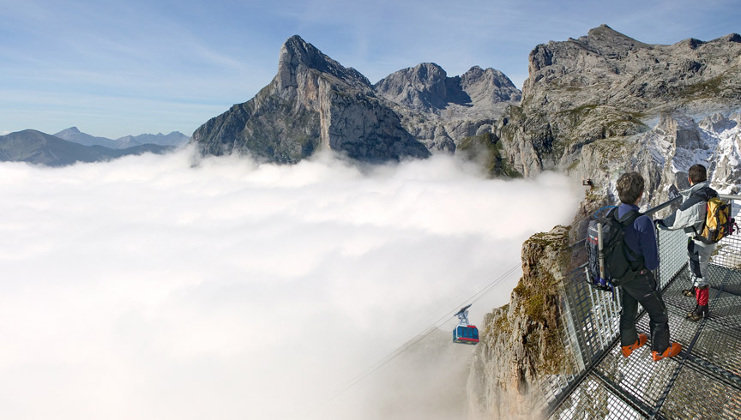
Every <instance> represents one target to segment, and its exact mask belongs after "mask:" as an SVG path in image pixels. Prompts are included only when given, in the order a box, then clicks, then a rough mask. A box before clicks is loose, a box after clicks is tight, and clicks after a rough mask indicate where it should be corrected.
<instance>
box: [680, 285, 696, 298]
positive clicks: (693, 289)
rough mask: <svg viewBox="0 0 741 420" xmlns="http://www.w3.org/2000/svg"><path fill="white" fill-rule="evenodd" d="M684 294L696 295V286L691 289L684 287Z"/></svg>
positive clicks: (688, 295)
mask: <svg viewBox="0 0 741 420" xmlns="http://www.w3.org/2000/svg"><path fill="white" fill-rule="evenodd" d="M682 294H683V295H685V296H687V297H695V288H694V287H693V288H691V289H684V290H682Z"/></svg>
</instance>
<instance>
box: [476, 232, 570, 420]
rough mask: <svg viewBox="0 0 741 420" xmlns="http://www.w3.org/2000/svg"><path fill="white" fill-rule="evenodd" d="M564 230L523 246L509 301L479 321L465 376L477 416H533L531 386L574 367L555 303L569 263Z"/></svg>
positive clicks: (536, 398)
mask: <svg viewBox="0 0 741 420" xmlns="http://www.w3.org/2000/svg"><path fill="white" fill-rule="evenodd" d="M568 237H569V229H568V228H566V227H563V226H557V227H555V228H554V229H553V230H551V231H550V232H548V233H540V234H536V235H534V236H532V237H531V238H530V239H528V240H527V241H526V242H525V243H524V244H523V247H522V278H521V279H520V281H519V283H518V285H517V287H515V289H514V290H513V291H512V297H511V300H510V303H509V305H506V306H504V307H502V308H498V309H496V310H494V311H493V312H492V313H490V314H488V315H487V316H486V318H485V319H484V325H483V326H482V334H481V341H480V342H479V344H478V346H477V348H476V353H475V354H474V361H473V364H472V367H471V370H470V376H469V380H468V390H469V394H468V397H469V403H470V407H471V410H470V411H471V412H472V413H473V414H474V417H476V418H502V419H504V418H532V417H533V416H535V415H536V414H537V411H536V410H537V409H538V407H540V406H541V404H542V403H543V400H542V397H541V395H540V392H539V390H538V389H537V387H536V386H535V385H536V384H537V383H538V380H539V379H540V378H541V377H542V376H543V375H547V374H555V373H566V372H567V371H568V369H569V366H573V362H572V360H571V359H570V357H571V356H570V355H569V354H567V353H566V352H564V350H563V345H562V344H561V343H562V341H561V340H562V337H561V335H560V334H562V325H561V321H560V313H559V302H560V299H561V297H560V293H561V291H562V288H563V280H564V274H563V273H564V272H565V271H566V265H567V264H568V261H569V256H570V255H568V254H567V251H565V248H566V246H567V245H568Z"/></svg>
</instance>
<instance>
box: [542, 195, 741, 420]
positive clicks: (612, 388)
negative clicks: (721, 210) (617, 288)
mask: <svg viewBox="0 0 741 420" xmlns="http://www.w3.org/2000/svg"><path fill="white" fill-rule="evenodd" d="M728 198H730V199H732V201H733V203H734V207H733V213H734V214H736V215H737V216H736V219H737V220H739V219H741V217H739V214H741V201H739V200H738V198H737V197H728ZM658 240H659V252H660V258H661V265H660V267H659V269H658V270H657V279H658V280H659V283H660V287H661V288H662V289H663V297H664V302H665V304H666V306H667V311H668V313H669V328H670V331H671V340H672V341H677V342H679V343H681V344H682V347H683V350H682V353H681V354H680V355H679V356H677V357H675V358H672V359H665V360H661V361H659V362H654V361H653V360H652V359H651V350H650V346H649V345H646V346H643V347H642V348H640V349H639V350H638V351H636V352H634V353H633V354H632V355H631V356H630V357H628V358H625V357H623V356H622V354H621V353H620V344H619V329H618V324H619V316H620V315H619V314H620V308H619V303H618V302H619V297H617V296H616V298H617V299H616V300H613V299H612V295H611V294H610V293H607V292H601V291H595V290H593V289H592V288H591V287H589V286H588V285H587V284H586V282H585V281H584V273H583V271H582V270H580V269H576V270H574V272H572V275H571V276H570V277H569V279H568V280H567V281H566V284H565V285H564V287H565V290H564V294H563V296H564V300H563V301H562V302H561V304H562V308H563V311H562V317H563V319H562V320H563V321H564V323H565V325H566V327H567V328H566V330H567V332H568V333H567V336H566V337H564V344H565V345H566V346H567V347H568V348H569V349H570V350H571V352H572V353H573V354H574V355H575V357H574V360H572V363H571V366H570V373H568V374H563V375H552V376H551V377H548V378H546V380H545V381H544V382H543V383H542V384H541V388H542V390H543V392H544V394H545V397H546V402H547V407H546V408H545V414H546V416H547V417H549V418H551V419H709V418H712V419H738V418H741V311H740V310H741V235H739V234H737V235H734V236H732V237H729V238H726V239H724V240H723V241H722V242H721V243H720V244H719V245H718V247H717V251H716V254H715V255H714V256H713V258H712V261H711V265H710V268H709V278H710V285H711V290H710V317H709V318H707V319H704V320H701V321H699V322H691V321H689V320H686V319H685V315H686V314H687V313H688V312H689V311H691V310H692V309H694V307H695V299H694V297H686V296H684V295H682V293H681V290H682V289H686V288H689V287H690V286H691V283H690V280H689V276H688V269H687V267H686V260H687V251H686V244H687V237H686V236H685V235H684V234H683V233H682V232H681V231H679V232H677V231H674V232H666V231H661V232H660V233H659V237H658ZM576 254H578V252H577V253H576ZM577 258H579V257H578V256H577ZM638 330H639V332H644V333H646V334H647V335H649V334H648V331H649V326H648V315H647V314H645V313H643V314H641V315H640V316H639V318H638ZM649 336H650V335H649Z"/></svg>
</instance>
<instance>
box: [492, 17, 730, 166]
mask: <svg viewBox="0 0 741 420" xmlns="http://www.w3.org/2000/svg"><path fill="white" fill-rule="evenodd" d="M529 71H530V74H529V76H528V79H527V80H526V81H525V83H524V86H523V99H522V103H521V106H515V107H511V108H510V111H509V112H508V113H507V115H505V117H504V118H503V120H505V121H507V125H505V126H504V127H503V130H502V132H501V133H496V134H497V135H499V136H500V137H501V138H502V141H503V143H504V145H505V153H506V155H507V156H508V160H509V161H510V163H511V164H512V165H513V166H514V167H515V168H516V170H517V171H519V172H521V173H523V174H526V175H529V174H537V173H539V172H541V171H543V170H547V169H557V170H563V169H565V168H568V167H569V166H571V165H573V164H574V162H576V161H578V160H579V159H580V154H581V149H582V147H584V146H585V145H588V144H590V143H593V142H600V141H604V140H605V139H611V138H616V139H620V138H624V137H630V136H637V135H640V134H642V133H646V132H648V131H649V130H650V127H651V126H652V125H653V124H655V123H654V121H655V120H656V119H658V118H660V116H661V115H675V114H684V115H687V116H689V117H690V118H692V119H698V118H699V117H700V116H704V115H708V114H712V113H715V112H722V113H724V114H728V113H730V112H734V111H737V110H738V109H739V108H741V36H739V35H738V34H730V35H727V36H725V37H722V38H718V39H715V40H712V41H708V42H703V41H699V40H695V39H688V40H684V41H681V42H678V43H676V44H674V45H652V44H645V43H642V42H640V41H637V40H635V39H633V38H630V37H628V36H626V35H623V34H620V33H618V32H616V31H614V30H613V29H611V28H610V27H608V26H606V25H602V26H600V27H598V28H594V29H592V30H590V31H589V33H588V34H587V35H586V36H583V37H580V38H578V39H569V40H567V41H562V42H553V41H551V42H549V43H547V44H541V45H538V46H536V47H535V48H534V49H533V51H532V52H531V53H530V63H529ZM508 125H512V126H514V127H507V126H508ZM682 132H683V133H685V134H686V135H689V136H692V134H691V132H692V130H689V131H687V130H683V131H682ZM683 135H684V134H682V133H680V137H679V142H680V143H683V142H685V141H686V142H688V143H687V145H694V146H697V145H698V144H699V142H698V139H697V138H691V137H683ZM533 151H534V153H535V155H536V156H537V158H535V157H534V156H532V152H533Z"/></svg>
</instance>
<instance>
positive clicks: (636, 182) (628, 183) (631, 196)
mask: <svg viewBox="0 0 741 420" xmlns="http://www.w3.org/2000/svg"><path fill="white" fill-rule="evenodd" d="M617 190H618V197H620V201H621V202H623V203H625V204H637V203H638V200H640V199H641V195H642V194H643V177H642V176H641V174H639V173H638V172H626V173H624V174H622V175H620V178H618V180H617Z"/></svg>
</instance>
